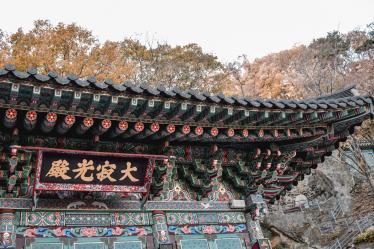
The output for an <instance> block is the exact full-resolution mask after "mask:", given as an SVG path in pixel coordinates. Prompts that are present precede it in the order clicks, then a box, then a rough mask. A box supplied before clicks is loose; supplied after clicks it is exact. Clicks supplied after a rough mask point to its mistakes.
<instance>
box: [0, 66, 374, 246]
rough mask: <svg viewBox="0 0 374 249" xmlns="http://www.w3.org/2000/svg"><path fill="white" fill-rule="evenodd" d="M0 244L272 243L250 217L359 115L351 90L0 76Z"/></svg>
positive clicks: (369, 110) (367, 112)
mask: <svg viewBox="0 0 374 249" xmlns="http://www.w3.org/2000/svg"><path fill="white" fill-rule="evenodd" d="M0 81H1V83H0V113H1V119H0V248H27V249H86V248H87V249H112V248H113V249H145V248H148V249H153V248H164V249H172V248H175V249H176V248H180V249H195V248H197V249H200V248H201V249H227V248H229V249H244V248H247V249H250V248H262V249H265V248H271V245H270V242H269V240H268V239H267V238H265V237H264V235H263V233H262V231H261V227H260V219H261V217H262V216H263V215H265V214H266V212H267V207H268V206H269V205H272V204H274V203H275V202H276V201H277V200H278V199H279V198H280V197H281V196H284V195H286V194H287V191H289V190H291V189H292V188H293V187H294V186H296V185H297V184H298V181H302V180H303V179H304V177H305V175H308V174H310V173H311V171H312V170H313V169H315V168H317V166H318V164H320V163H322V162H323V161H324V159H325V157H326V156H329V155H331V153H332V151H333V150H335V149H337V148H338V147H339V142H343V141H345V140H346V139H347V136H349V135H350V134H352V133H353V132H354V128H355V126H359V125H360V124H361V123H362V122H363V121H364V120H366V119H370V118H372V117H373V97H371V96H357V94H356V93H357V91H356V90H355V89H354V87H349V88H346V89H344V90H341V91H339V92H336V93H333V94H330V95H326V96H319V97H316V98H312V99H305V100H261V99H250V98H239V97H229V96H224V95H222V94H219V95H211V94H208V93H197V92H195V91H192V90H190V91H181V90H179V89H165V88H163V87H157V88H153V87H151V86H149V85H147V84H142V85H139V86H136V85H133V84H131V83H130V82H125V83H123V84H116V83H114V82H113V81H112V80H110V79H108V80H105V81H103V82H99V81H97V80H96V79H95V78H94V77H91V78H87V79H78V78H77V77H76V76H74V75H68V76H66V77H62V76H59V75H58V74H56V73H54V72H50V73H48V75H41V74H38V72H37V70H36V69H29V70H28V71H27V72H21V71H17V70H16V68H15V67H14V66H13V65H6V66H5V67H4V68H1V69H0Z"/></svg>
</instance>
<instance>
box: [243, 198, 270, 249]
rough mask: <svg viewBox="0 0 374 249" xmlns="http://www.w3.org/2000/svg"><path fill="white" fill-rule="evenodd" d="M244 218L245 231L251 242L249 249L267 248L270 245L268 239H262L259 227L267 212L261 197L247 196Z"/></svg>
mask: <svg viewBox="0 0 374 249" xmlns="http://www.w3.org/2000/svg"><path fill="white" fill-rule="evenodd" d="M245 204H246V209H247V212H246V214H245V218H246V221H247V229H248V232H249V238H250V240H251V248H269V249H271V244H270V241H269V239H267V238H264V235H263V233H262V229H261V226H260V218H261V216H264V215H265V213H266V212H267V207H266V203H265V201H264V199H263V198H262V195H259V194H252V195H249V196H248V197H247V198H246V200H245Z"/></svg>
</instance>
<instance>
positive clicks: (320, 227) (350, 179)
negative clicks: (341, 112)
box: [262, 152, 374, 249]
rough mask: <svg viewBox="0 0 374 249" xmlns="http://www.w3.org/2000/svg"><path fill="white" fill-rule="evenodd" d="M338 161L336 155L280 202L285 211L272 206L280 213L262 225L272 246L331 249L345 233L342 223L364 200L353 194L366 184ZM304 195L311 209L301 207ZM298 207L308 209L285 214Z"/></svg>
mask: <svg viewBox="0 0 374 249" xmlns="http://www.w3.org/2000/svg"><path fill="white" fill-rule="evenodd" d="M335 158H337V153H336V152H335V153H333V155H332V156H331V157H329V158H326V161H325V162H324V163H323V164H321V165H319V167H318V168H317V169H316V170H314V171H313V172H312V174H311V175H310V176H308V177H306V178H305V180H304V181H303V182H300V183H299V185H298V186H297V187H296V188H294V189H293V190H292V191H291V192H289V194H288V195H287V196H285V197H284V198H283V199H281V200H280V203H282V208H279V207H277V204H276V205H274V206H273V207H271V209H273V210H277V211H272V212H270V213H269V214H268V216H267V217H266V218H265V220H264V222H263V224H262V225H263V228H264V230H265V231H267V233H268V234H269V235H271V238H272V243H273V247H275V248H277V245H279V246H278V248H291V249H292V248H295V249H296V248H329V245H331V244H333V243H334V241H336V238H339V236H341V235H342V234H343V233H345V232H346V230H347V227H346V226H344V225H341V223H343V221H344V222H345V220H346V219H345V218H344V217H350V216H352V215H354V213H355V210H356V209H357V208H356V207H357V205H358V204H359V203H357V202H360V200H361V199H365V198H364V197H362V196H361V197H360V196H357V193H355V191H353V190H354V189H355V188H357V185H360V184H363V181H362V180H358V179H356V178H355V177H354V176H353V174H352V172H351V171H350V170H349V169H348V168H347V167H346V166H345V165H343V164H342V163H341V162H339V161H338V160H336V159H335ZM303 196H305V197H306V198H307V199H308V201H309V202H311V203H310V207H308V204H307V205H300V204H302V203H303V202H304V197H303ZM369 198H370V197H369ZM371 198H373V197H371ZM373 201H374V199H373ZM317 203H318V204H317ZM295 205H296V206H302V207H305V208H298V210H299V211H296V212H290V213H287V214H285V213H286V212H287V211H289V210H291V209H289V208H290V207H292V206H295ZM369 206H370V204H369ZM372 206H373V213H374V205H372ZM287 208H288V209H287ZM343 218H344V219H343ZM281 245H282V246H283V247H282V246H281ZM370 248H374V247H370Z"/></svg>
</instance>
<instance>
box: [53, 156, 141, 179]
mask: <svg viewBox="0 0 374 249" xmlns="http://www.w3.org/2000/svg"><path fill="white" fill-rule="evenodd" d="M70 170H71V168H70V164H69V162H68V161H66V160H63V159H59V160H55V161H53V162H52V163H51V166H50V169H49V171H48V173H47V174H46V177H55V178H60V179H62V180H70V179H71V177H70V176H69V175H68V172H69V171H70ZM116 170H117V165H116V164H113V163H110V162H109V161H105V162H104V164H99V165H98V166H97V167H96V171H95V166H94V162H93V160H87V159H83V160H82V162H79V163H77V165H76V166H75V167H74V168H73V169H72V170H71V171H72V172H74V173H75V176H74V179H80V180H82V181H84V182H92V181H94V180H95V178H96V179H97V180H99V181H100V182H102V181H104V180H105V179H108V180H109V181H110V182H116V181H123V180H125V179H128V180H130V181H131V182H138V181H139V179H137V178H136V177H135V176H133V172H136V171H137V170H138V169H137V167H136V166H133V165H132V163H131V162H126V166H125V167H123V169H122V170H121V171H120V172H121V177H120V178H119V179H116V178H114V177H113V173H115V171H116ZM118 170H119V169H118ZM95 173H96V174H95Z"/></svg>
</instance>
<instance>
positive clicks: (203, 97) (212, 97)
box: [0, 64, 373, 109]
mask: <svg viewBox="0 0 374 249" xmlns="http://www.w3.org/2000/svg"><path fill="white" fill-rule="evenodd" d="M9 74H11V75H13V76H14V77H16V78H17V79H20V80H22V79H31V80H35V81H37V82H46V83H47V82H51V81H52V82H54V83H57V84H59V85H61V86H64V85H68V84H70V83H74V84H75V85H76V86H78V87H93V88H94V89H98V90H105V91H112V92H114V93H115V92H118V93H121V92H125V91H128V92H129V93H131V94H142V93H144V94H147V95H150V96H163V97H167V98H180V99H186V100H191V99H192V100H196V101H200V102H204V101H209V102H211V103H215V104H218V103H220V104H226V105H239V106H254V107H259V106H264V107H267V108H272V107H274V106H275V107H278V108H281V109H283V108H285V107H290V108H302V109H306V108H307V107H311V106H313V107H312V108H313V109H316V108H318V106H319V107H322V108H323V109H325V108H327V105H326V104H329V103H326V101H327V102H330V101H333V100H336V101H337V100H339V102H340V101H344V100H346V98H352V97H353V96H355V94H354V92H353V90H355V85H351V86H349V87H346V88H344V89H342V90H339V91H337V92H334V93H331V94H328V95H323V96H319V97H315V98H309V99H303V100H299V99H278V100H276V99H261V98H249V97H238V96H228V95H224V94H222V93H219V94H211V93H209V94H207V93H206V92H203V91H196V90H191V89H189V90H186V91H182V90H180V89H179V88H178V87H173V88H171V89H170V90H168V89H166V88H164V87H159V86H152V85H150V84H147V83H142V84H133V82H130V81H124V82H122V83H117V84H115V83H114V81H113V80H112V79H109V78H108V79H105V80H103V81H96V78H95V77H85V78H79V77H77V76H74V75H72V74H66V76H64V77H62V76H60V75H58V74H57V73H56V72H53V71H50V72H48V74H46V75H43V74H38V73H37V69H36V68H29V69H28V70H27V71H24V72H22V71H17V70H16V67H15V65H12V64H6V65H5V66H4V67H3V68H0V77H1V76H8V75H9ZM361 97H363V98H370V100H367V101H369V102H373V97H371V96H369V97H368V96H361ZM334 106H335V105H334ZM330 107H333V106H330Z"/></svg>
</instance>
